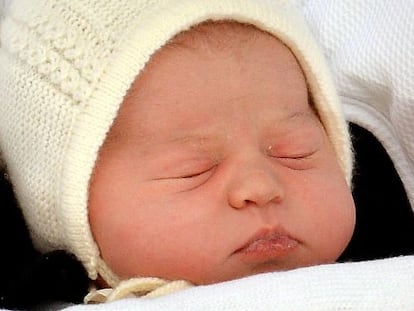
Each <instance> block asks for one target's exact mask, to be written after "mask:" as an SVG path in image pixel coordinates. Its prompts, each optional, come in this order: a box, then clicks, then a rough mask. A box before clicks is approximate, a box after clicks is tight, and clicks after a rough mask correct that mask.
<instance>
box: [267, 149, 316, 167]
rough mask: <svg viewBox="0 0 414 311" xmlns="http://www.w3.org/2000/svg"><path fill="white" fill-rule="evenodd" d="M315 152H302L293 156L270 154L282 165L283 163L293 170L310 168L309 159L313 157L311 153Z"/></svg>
mask: <svg viewBox="0 0 414 311" xmlns="http://www.w3.org/2000/svg"><path fill="white" fill-rule="evenodd" d="M315 153H316V151H312V152H308V153H304V154H301V155H295V156H272V157H273V158H275V159H277V160H278V161H281V162H282V164H283V165H285V166H286V167H288V168H291V169H294V170H305V169H308V168H310V164H311V162H310V160H312V159H313V155H314V154H315Z"/></svg>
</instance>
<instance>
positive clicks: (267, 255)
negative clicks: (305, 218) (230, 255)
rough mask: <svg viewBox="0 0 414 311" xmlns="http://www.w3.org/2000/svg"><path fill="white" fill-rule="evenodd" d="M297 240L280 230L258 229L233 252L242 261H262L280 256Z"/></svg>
mask: <svg viewBox="0 0 414 311" xmlns="http://www.w3.org/2000/svg"><path fill="white" fill-rule="evenodd" d="M298 244H299V242H298V241H297V240H296V239H294V238H292V237H290V236H289V235H288V234H286V233H284V232H283V231H281V230H268V229H267V230H266V229H262V230H259V231H258V232H257V233H256V234H254V235H253V236H252V237H251V238H250V239H249V240H248V241H247V242H246V243H245V244H244V245H243V246H242V247H240V248H239V249H237V250H236V251H235V252H234V253H235V254H237V255H240V256H241V257H242V258H243V261H248V262H250V261H263V260H265V261H266V260H272V259H279V258H282V257H283V256H284V255H286V254H288V253H289V252H290V251H292V250H293V249H294V248H295V247H296V246H297V245H298Z"/></svg>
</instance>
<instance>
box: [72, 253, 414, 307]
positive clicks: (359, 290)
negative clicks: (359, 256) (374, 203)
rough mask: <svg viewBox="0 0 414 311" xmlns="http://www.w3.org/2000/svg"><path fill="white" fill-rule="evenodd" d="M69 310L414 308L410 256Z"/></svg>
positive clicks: (413, 268) (303, 270)
mask: <svg viewBox="0 0 414 311" xmlns="http://www.w3.org/2000/svg"><path fill="white" fill-rule="evenodd" d="M65 310H67V311H95V310H96V311H98V310H108V311H109V310H148V311H150V310H154V311H155V310H157V311H158V310H255V311H260V310H306V311H311V310H319V311H323V310H327V311H328V310H329V311H332V310H359V311H362V310H367V311H368V310H369V311H373V310H374V311H375V310H384V311H385V310H387V311H389V310H399V311H408V310H411V311H412V310H414V256H413V257H408V256H407V257H399V258H392V259H387V260H378V261H371V262H362V263H349V264H332V265H322V266H315V267H309V268H301V269H297V270H291V271H287V272H275V273H266V274H261V275H256V276H252V277H248V278H245V279H240V280H235V281H231V282H226V283H221V284H215V285H210V286H199V287H194V288H191V289H188V290H183V291H181V292H176V293H174V294H171V295H168V296H164V297H160V298H146V299H144V298H141V299H139V298H132V299H124V300H120V301H116V302H113V303H107V304H102V305H84V306H75V307H70V308H67V309H65Z"/></svg>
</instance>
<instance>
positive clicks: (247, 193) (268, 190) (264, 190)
mask: <svg viewBox="0 0 414 311" xmlns="http://www.w3.org/2000/svg"><path fill="white" fill-rule="evenodd" d="M239 173H240V174H238V177H239V178H237V179H235V180H234V181H233V183H232V184H231V185H230V187H229V191H228V202H229V204H230V206H232V207H234V208H244V207H246V206H249V205H254V206H258V207H262V206H265V205H267V204H268V203H270V202H279V201H281V200H282V198H283V195H284V191H283V186H282V184H281V181H280V180H279V178H278V177H277V174H276V172H274V171H272V169H271V168H270V167H268V166H263V167H250V168H247V167H245V168H241V171H240V172H239Z"/></svg>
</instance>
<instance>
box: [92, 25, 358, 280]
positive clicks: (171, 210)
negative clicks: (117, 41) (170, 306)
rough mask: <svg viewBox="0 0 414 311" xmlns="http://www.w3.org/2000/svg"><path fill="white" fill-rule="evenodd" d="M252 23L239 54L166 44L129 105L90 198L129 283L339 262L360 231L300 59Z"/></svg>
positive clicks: (98, 230)
mask: <svg viewBox="0 0 414 311" xmlns="http://www.w3.org/2000/svg"><path fill="white" fill-rule="evenodd" d="M210 27H211V26H210ZM207 31H208V27H207ZM243 31H246V32H249V31H250V32H255V33H254V34H253V35H254V39H251V40H250V41H249V42H246V41H244V40H243V38H242V39H241V40H232V42H231V43H229V44H231V45H235V46H234V48H228V49H227V48H224V49H219V48H208V46H207V45H208V43H205V42H204V43H201V44H196V45H195V47H193V48H188V47H185V46H183V45H180V46H175V47H173V48H164V49H163V50H162V52H160V53H157V54H156V55H155V56H154V57H153V59H152V60H151V62H150V63H149V64H148V66H147V68H146V70H145V71H144V73H143V74H141V76H140V78H139V79H138V80H137V81H136V83H135V84H134V85H133V87H132V89H131V90H130V92H129V94H128V96H127V98H126V99H125V102H124V103H123V106H122V108H121V111H120V113H119V116H118V118H117V120H116V121H115V123H114V125H113V127H112V129H111V132H110V133H109V135H108V138H107V140H106V142H105V143H104V146H103V147H102V149H101V152H100V157H99V160H98V163H97V166H96V169H95V173H94V176H93V179H92V182H91V189H90V202H89V212H90V216H89V217H90V224H91V228H92V232H93V235H94V238H95V240H96V241H97V243H98V245H99V248H100V251H101V255H102V257H103V259H104V260H105V261H106V262H107V264H108V265H109V266H110V267H111V268H112V270H113V271H114V272H115V273H117V274H118V275H119V276H120V277H122V278H128V277H134V276H155V277H162V278H167V279H185V280H189V281H191V282H193V283H195V284H207V283H213V282H220V281H225V280H229V279H234V278H239V277H243V276H247V275H252V274H256V273H261V272H265V271H275V270H286V269H292V268H296V267H300V266H308V265H313V264H320V263H328V262H333V261H335V260H336V259H337V257H338V256H339V255H340V254H341V252H342V251H343V250H344V248H345V246H346V245H347V243H348V242H349V240H350V238H351V235H352V231H353V226H354V216H355V215H354V204H353V200H352V197H351V194H350V191H349V188H348V186H347V185H346V182H345V180H344V177H343V174H342V172H341V170H340V167H339V165H338V163H337V160H336V157H335V154H334V151H333V148H332V146H331V144H330V142H329V141H328V138H327V135H326V133H325V131H324V128H323V126H322V125H321V123H320V121H319V119H318V117H317V116H316V115H315V113H314V112H313V110H312V109H311V107H310V104H309V101H310V100H309V97H308V92H307V86H306V82H305V78H304V76H303V74H302V71H301V69H300V67H299V65H298V63H297V62H296V60H295V58H294V56H293V55H292V53H291V52H290V50H289V49H288V48H286V47H285V46H284V45H283V44H282V43H280V42H279V41H278V40H276V39H275V38H274V37H272V36H270V35H268V34H265V33H262V32H259V31H257V30H253V29H247V30H246V29H244V30H243ZM218 33H219V31H218ZM216 35H217V34H216ZM196 36H197V35H196ZM193 39H194V38H193ZM186 40H187V39H186V38H185V36H184V39H183V42H186ZM190 41H191V40H187V43H188V42H190ZM233 41H234V42H233ZM190 44H191V42H190ZM237 44H238V46H237Z"/></svg>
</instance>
